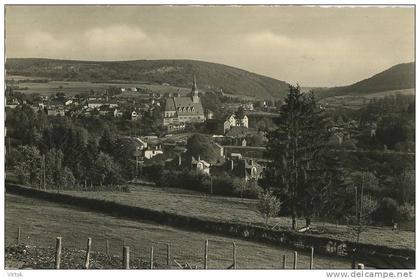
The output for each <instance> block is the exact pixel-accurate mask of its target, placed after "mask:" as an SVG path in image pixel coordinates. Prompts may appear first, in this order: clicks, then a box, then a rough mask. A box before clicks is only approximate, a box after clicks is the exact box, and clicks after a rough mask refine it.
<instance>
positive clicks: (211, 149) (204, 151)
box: [187, 134, 221, 163]
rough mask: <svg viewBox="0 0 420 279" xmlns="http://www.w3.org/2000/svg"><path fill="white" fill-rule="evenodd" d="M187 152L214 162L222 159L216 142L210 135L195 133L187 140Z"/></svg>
mask: <svg viewBox="0 0 420 279" xmlns="http://www.w3.org/2000/svg"><path fill="white" fill-rule="evenodd" d="M187 153H188V155H190V156H194V157H195V158H196V159H198V157H199V156H200V158H201V159H203V160H205V161H207V162H209V163H214V162H216V161H218V160H219V159H221V156H220V153H219V152H218V150H217V148H216V146H215V144H214V143H213V142H212V141H211V139H209V138H208V137H206V136H204V135H202V134H194V135H192V136H191V137H189V138H188V140H187Z"/></svg>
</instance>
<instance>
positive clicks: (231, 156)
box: [125, 137, 266, 181]
mask: <svg viewBox="0 0 420 279" xmlns="http://www.w3.org/2000/svg"><path fill="white" fill-rule="evenodd" d="M125 144H126V145H128V146H129V147H125V148H128V149H129V150H131V151H130V152H131V154H132V156H133V159H135V161H136V164H137V169H140V168H141V167H143V166H148V165H154V164H159V165H163V166H165V169H172V170H182V169H189V170H195V171H197V172H200V173H203V174H206V175H212V176H218V175H222V174H229V175H231V176H235V177H238V178H240V179H243V180H244V181H249V180H256V179H258V178H260V176H261V174H262V172H263V169H264V166H265V163H266V161H265V160H264V159H263V156H262V152H260V156H258V155H257V156H255V153H252V156H249V155H250V154H251V153H249V150H247V149H252V147H249V148H248V147H243V149H242V150H239V149H235V150H234V149H231V148H229V147H225V146H222V145H220V144H218V143H216V142H213V143H212V144H213V148H214V150H215V151H216V152H215V153H216V154H217V157H216V158H213V159H206V158H203V157H202V156H201V155H197V156H193V155H191V154H189V153H188V151H187V148H186V146H185V145H180V144H165V143H162V142H160V140H159V139H157V138H153V139H148V138H146V137H126V138H125ZM251 151H252V150H251ZM259 151H262V149H261V148H260V149H259ZM133 161H134V160H133Z"/></svg>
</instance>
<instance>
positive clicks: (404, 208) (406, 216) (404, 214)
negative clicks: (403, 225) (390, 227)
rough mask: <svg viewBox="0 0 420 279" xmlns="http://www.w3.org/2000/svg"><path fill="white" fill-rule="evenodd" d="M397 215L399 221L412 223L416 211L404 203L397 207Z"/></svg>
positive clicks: (410, 205)
mask: <svg viewBox="0 0 420 279" xmlns="http://www.w3.org/2000/svg"><path fill="white" fill-rule="evenodd" d="M398 214H399V217H400V218H399V219H400V221H412V220H414V219H415V216H416V209H415V207H414V205H412V204H409V203H405V204H403V205H401V206H399V207H398Z"/></svg>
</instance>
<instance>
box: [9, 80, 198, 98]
mask: <svg viewBox="0 0 420 279" xmlns="http://www.w3.org/2000/svg"><path fill="white" fill-rule="evenodd" d="M8 78H9V79H12V78H13V79H14V80H23V79H25V77H22V76H16V78H14V76H11V77H8ZM27 79H28V80H34V79H36V78H32V77H28V78H27ZM38 79H39V78H38ZM7 83H9V82H7ZM15 85H16V84H15ZM109 87H124V88H131V87H138V88H144V89H149V90H151V91H153V92H155V93H160V94H165V93H176V92H180V93H188V92H189V91H190V90H191V89H190V88H183V87H176V86H171V85H160V84H149V83H144V82H140V81H139V82H134V83H133V82H131V83H124V82H109V83H108V82H106V83H101V82H98V83H96V82H88V81H49V82H20V83H19V89H16V91H20V92H22V93H24V94H33V93H38V94H40V95H42V96H48V95H54V94H56V93H58V92H62V93H65V94H66V95H68V96H74V95H76V94H81V93H89V92H90V91H91V90H93V91H95V92H102V91H103V90H105V89H107V88H109ZM140 95H141V93H140V92H129V91H126V92H123V93H122V94H120V95H118V97H120V98H121V97H122V98H123V97H132V96H140Z"/></svg>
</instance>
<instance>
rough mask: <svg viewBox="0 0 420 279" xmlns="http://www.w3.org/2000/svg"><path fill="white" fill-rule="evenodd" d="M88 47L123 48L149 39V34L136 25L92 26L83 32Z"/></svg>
mask: <svg viewBox="0 0 420 279" xmlns="http://www.w3.org/2000/svg"><path fill="white" fill-rule="evenodd" d="M84 39H85V42H86V44H87V46H88V47H90V48H93V49H98V48H99V49H103V48H117V49H119V48H123V47H127V44H141V43H145V42H147V41H149V36H148V35H147V34H146V33H145V32H144V31H143V30H142V29H140V28H138V27H131V26H127V25H115V26H109V27H106V28H92V29H88V30H86V31H85V32H84Z"/></svg>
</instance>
